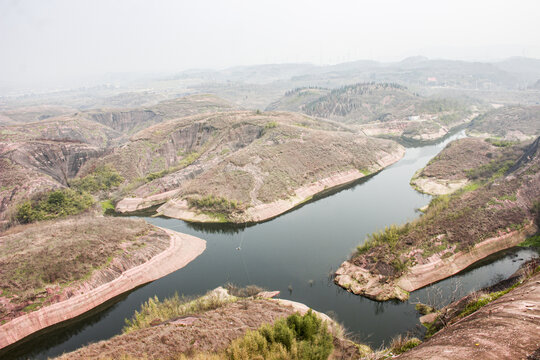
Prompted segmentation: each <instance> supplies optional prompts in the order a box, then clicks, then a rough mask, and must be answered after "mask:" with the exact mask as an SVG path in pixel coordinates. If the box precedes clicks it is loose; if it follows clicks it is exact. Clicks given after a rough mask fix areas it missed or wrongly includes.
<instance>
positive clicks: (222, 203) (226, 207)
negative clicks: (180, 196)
mask: <svg viewBox="0 0 540 360" xmlns="http://www.w3.org/2000/svg"><path fill="white" fill-rule="evenodd" d="M187 200H188V204H189V207H196V208H198V209H200V210H203V211H217V212H222V213H230V212H232V211H234V210H237V209H238V208H239V207H240V205H239V204H238V202H237V201H235V200H227V199H225V198H222V197H215V196H213V195H208V196H205V197H202V198H188V199H187Z"/></svg>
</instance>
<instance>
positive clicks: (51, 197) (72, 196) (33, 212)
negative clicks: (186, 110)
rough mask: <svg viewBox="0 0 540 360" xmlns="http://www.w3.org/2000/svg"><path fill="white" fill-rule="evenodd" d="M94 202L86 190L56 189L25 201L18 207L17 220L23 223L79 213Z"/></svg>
mask: <svg viewBox="0 0 540 360" xmlns="http://www.w3.org/2000/svg"><path fill="white" fill-rule="evenodd" d="M93 204H94V199H93V198H92V196H91V195H89V194H88V193H87V192H85V191H80V190H73V189H60V190H54V191H51V192H49V193H46V194H40V195H38V196H37V197H35V198H34V199H32V200H27V201H25V202H23V203H22V204H21V205H19V207H18V208H17V211H16V213H15V220H17V221H18V222H19V223H21V224H27V223H31V222H35V221H41V220H50V219H56V218H61V217H65V216H68V215H77V214H80V213H82V212H83V211H85V210H87V209H88V208H90V207H91V206H92V205H93Z"/></svg>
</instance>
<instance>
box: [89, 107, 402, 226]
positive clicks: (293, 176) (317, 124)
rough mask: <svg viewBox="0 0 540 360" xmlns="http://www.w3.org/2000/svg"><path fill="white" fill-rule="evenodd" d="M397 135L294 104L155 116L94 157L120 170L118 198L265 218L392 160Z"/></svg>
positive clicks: (171, 212)
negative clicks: (364, 129) (160, 119)
mask: <svg viewBox="0 0 540 360" xmlns="http://www.w3.org/2000/svg"><path fill="white" fill-rule="evenodd" d="M403 151H404V150H403V148H402V147H400V146H399V145H397V144H395V143H394V142H391V141H388V140H382V139H372V138H368V137H365V136H358V135H356V134H354V133H351V132H349V131H344V129H343V128H341V127H340V125H338V124H334V123H330V122H324V121H318V120H314V119H312V118H310V117H307V116H305V115H301V114H292V113H281V112H266V113H257V112H248V111H242V112H228V113H219V114H212V115H197V116H192V117H187V118H183V119H177V120H173V121H168V122H164V123H161V124H158V125H154V126H152V127H150V128H148V129H145V130H143V131H141V132H139V133H137V134H135V135H133V136H132V138H131V140H130V141H129V142H128V143H127V144H125V145H124V146H122V147H120V148H118V149H116V150H115V151H114V152H113V153H112V154H110V155H107V156H105V157H103V158H102V159H99V160H95V161H91V162H89V163H88V165H87V166H86V167H85V170H84V171H83V174H84V173H87V172H91V171H92V168H93V167H95V166H98V165H100V164H101V165H103V164H110V165H111V166H113V167H114V168H115V169H117V170H118V171H119V172H120V174H121V175H122V176H123V177H124V178H125V179H127V180H126V184H125V185H124V194H125V195H128V196H127V197H125V195H124V199H122V200H121V201H120V202H119V203H118V204H117V206H116V209H117V211H121V212H128V211H135V210H139V209H143V208H147V207H149V206H152V205H156V204H162V203H165V204H164V205H163V206H161V207H160V208H159V209H158V212H159V213H161V214H164V215H167V216H171V217H178V218H182V219H186V220H190V221H202V222H207V221H210V222H217V221H220V222H221V221H231V222H250V221H262V220H266V219H268V218H271V217H274V216H277V215H279V214H280V213H282V212H284V211H287V210H289V209H291V208H293V207H294V206H297V205H299V204H300V203H302V202H304V201H306V200H309V199H310V198H311V197H312V196H313V195H315V194H317V193H320V192H322V191H324V190H326V189H329V188H332V187H334V186H337V185H343V184H345V183H349V182H351V181H354V180H356V179H358V178H360V177H363V176H365V175H366V174H370V173H373V172H376V171H379V170H380V169H382V168H383V167H385V166H387V165H389V164H391V163H393V162H394V161H396V160H398V159H399V158H400V157H401V156H402V154H403Z"/></svg>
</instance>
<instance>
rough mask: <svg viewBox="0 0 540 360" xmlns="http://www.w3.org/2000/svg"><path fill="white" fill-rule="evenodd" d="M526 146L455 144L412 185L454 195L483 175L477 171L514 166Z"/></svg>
mask: <svg viewBox="0 0 540 360" xmlns="http://www.w3.org/2000/svg"><path fill="white" fill-rule="evenodd" d="M512 145H514V146H512ZM523 146H525V145H521V146H515V144H513V143H511V142H504V141H499V140H494V139H480V138H465V139H460V140H455V141H453V142H451V143H449V144H448V145H447V146H446V147H445V148H444V149H443V150H442V151H441V152H440V153H439V154H438V155H437V156H435V157H434V158H433V159H431V160H430V162H429V163H428V164H427V165H426V166H425V167H424V168H423V169H420V170H419V171H418V172H417V173H416V174H415V175H414V176H413V178H412V179H411V185H412V186H414V187H415V188H416V189H417V190H418V191H421V192H424V193H426V194H431V195H445V194H449V193H452V192H454V191H456V190H458V189H460V188H462V187H464V186H466V185H467V184H468V183H470V182H471V181H474V180H476V179H477V178H478V177H479V176H480V175H481V174H480V173H479V172H478V171H475V169H486V170H487V169H489V167H490V165H496V164H504V163H513V162H514V161H516V160H517V159H518V158H519V156H520V155H521V154H523Z"/></svg>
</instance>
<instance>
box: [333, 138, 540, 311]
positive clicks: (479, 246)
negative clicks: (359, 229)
mask: <svg viewBox="0 0 540 360" xmlns="http://www.w3.org/2000/svg"><path fill="white" fill-rule="evenodd" d="M539 144H540V137H539V138H537V139H536V140H535V141H534V142H533V143H532V144H530V145H529V146H527V147H526V148H525V149H523V150H521V156H520V157H519V158H518V159H517V160H514V161H505V160H506V159H504V158H498V159H495V161H494V162H493V163H489V164H487V165H483V166H482V165H481V166H479V167H477V168H475V174H476V178H475V182H473V183H471V184H469V185H467V186H466V187H463V188H462V189H460V190H459V191H456V192H454V193H453V194H451V195H446V196H439V197H436V198H434V199H433V200H432V201H431V203H430V205H429V207H428V208H427V210H426V212H425V214H424V215H423V216H422V217H420V218H419V219H418V220H416V221H414V222H411V223H407V224H405V225H401V226H396V225H392V226H390V227H387V228H385V229H384V230H383V231H381V232H379V233H375V234H372V235H371V236H369V237H368V239H366V240H365V241H364V243H363V244H362V245H360V246H358V249H357V250H356V251H355V252H354V253H353V254H352V256H351V258H350V259H349V260H347V261H345V262H344V263H343V264H342V265H341V267H340V268H339V269H338V271H337V272H336V277H335V282H336V283H337V284H338V285H340V286H342V287H344V288H345V289H347V290H349V291H351V292H354V293H355V294H361V295H364V296H367V297H369V298H373V299H376V300H388V299H391V298H397V299H402V300H404V299H407V298H408V296H409V292H410V291H414V290H416V289H419V288H421V287H424V286H426V285H429V284H431V283H434V282H436V281H439V280H441V279H444V278H446V277H449V276H451V275H454V274H456V273H458V272H459V271H461V270H463V269H465V268H466V267H467V266H469V265H472V264H473V263H475V262H476V261H478V260H480V259H482V258H484V257H486V256H488V255H491V254H493V253H495V252H497V251H500V250H504V249H507V248H510V247H513V246H516V245H517V244H519V243H520V242H522V241H523V240H524V239H525V238H526V237H527V236H530V235H532V234H534V233H535V232H536V231H537V230H538V226H539V215H538V214H539V212H540V172H538V168H539V166H540V149H539ZM461 145H463V143H462V144H461Z"/></svg>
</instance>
